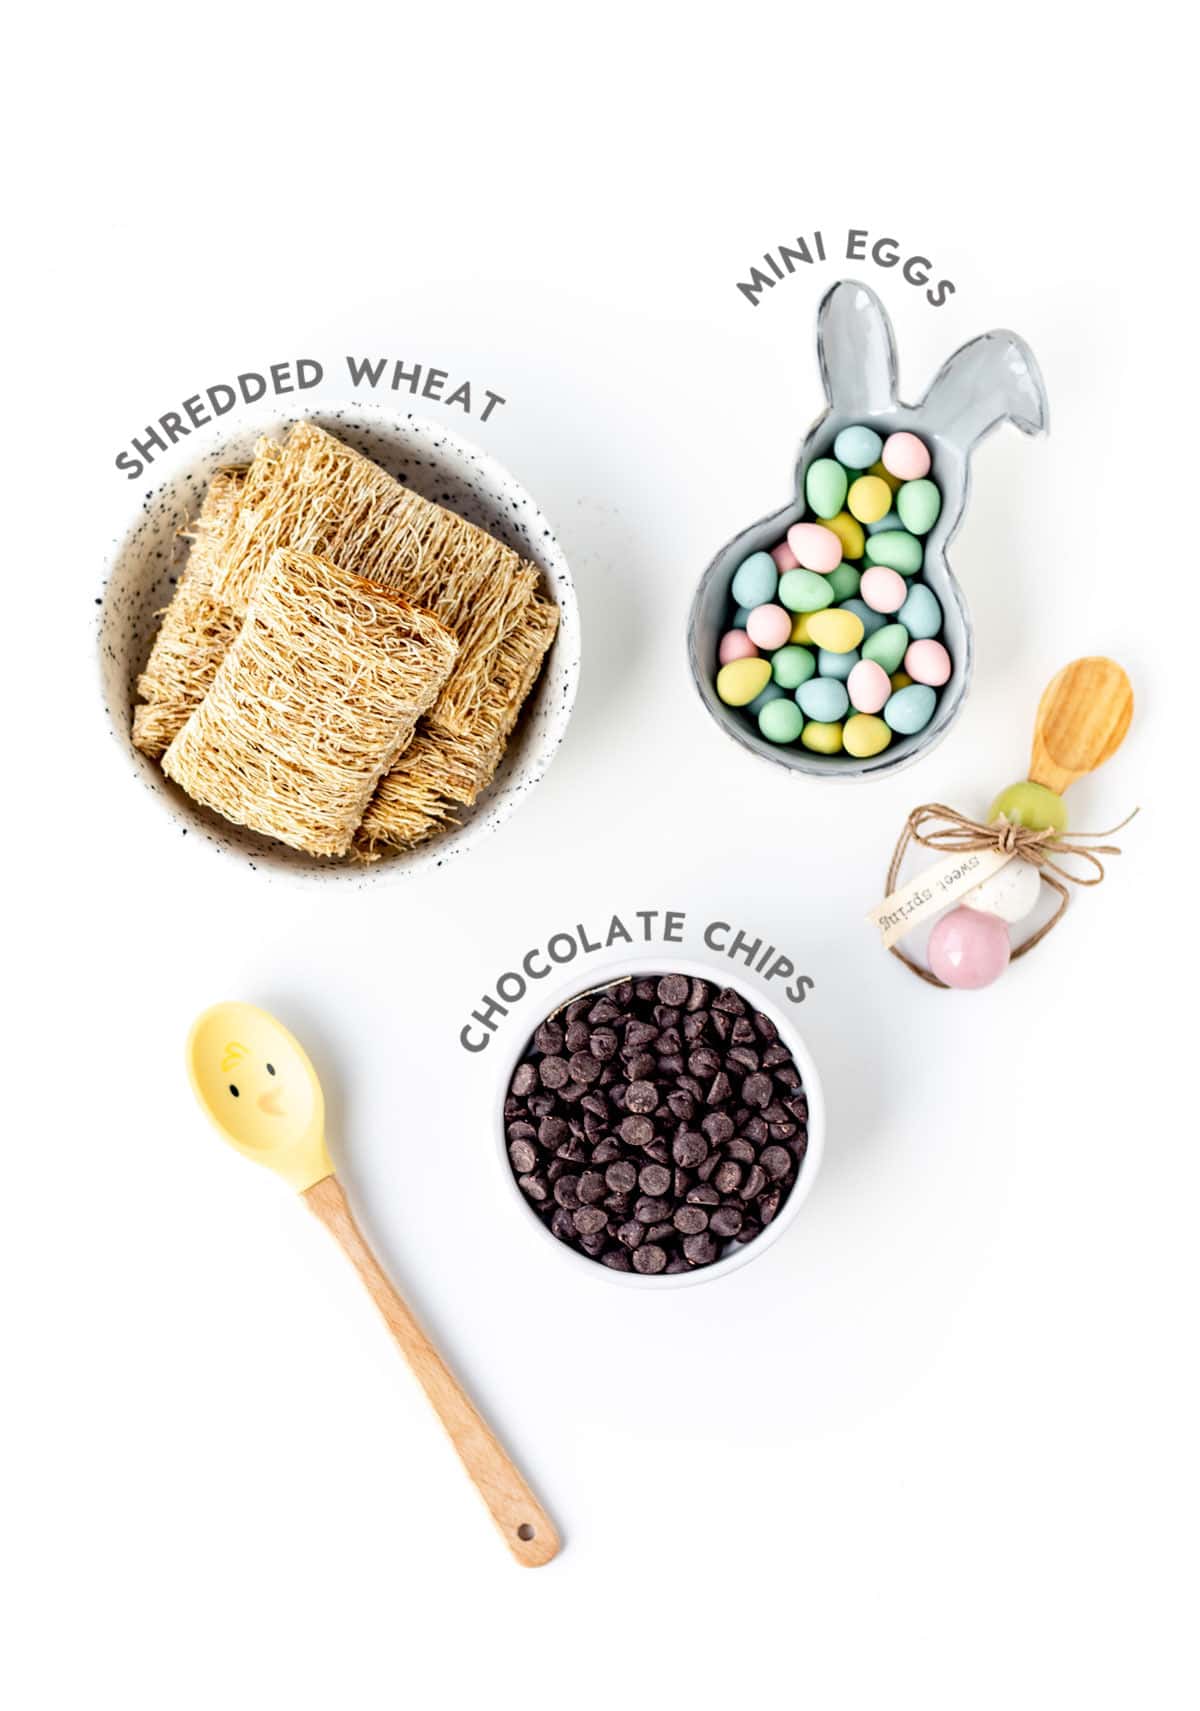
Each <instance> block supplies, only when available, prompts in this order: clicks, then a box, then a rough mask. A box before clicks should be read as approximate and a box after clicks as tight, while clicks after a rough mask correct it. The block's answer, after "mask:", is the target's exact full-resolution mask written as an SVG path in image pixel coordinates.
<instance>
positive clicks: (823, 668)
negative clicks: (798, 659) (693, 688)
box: [817, 648, 858, 683]
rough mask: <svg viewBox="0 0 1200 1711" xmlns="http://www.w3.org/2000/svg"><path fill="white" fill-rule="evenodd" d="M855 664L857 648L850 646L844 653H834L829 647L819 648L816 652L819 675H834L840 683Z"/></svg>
mask: <svg viewBox="0 0 1200 1711" xmlns="http://www.w3.org/2000/svg"><path fill="white" fill-rule="evenodd" d="M857 664H858V649H857V648H851V649H850V652H849V653H845V654H835V653H833V652H832V651H831V650H830V649H829V648H821V649H820V651H819V652H818V654H817V670H818V671H819V672H820V674H821V676H822V677H836V678H837V679H838V680H839V682H841V683H845V681H846V679H847V678H848V677H849V675H850V673H851V672H852V671H853V670H854V668H855V666H856V665H857Z"/></svg>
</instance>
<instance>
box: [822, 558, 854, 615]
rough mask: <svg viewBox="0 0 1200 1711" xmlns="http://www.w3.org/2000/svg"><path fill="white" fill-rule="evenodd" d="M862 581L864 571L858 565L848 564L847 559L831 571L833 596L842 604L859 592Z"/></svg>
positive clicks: (830, 583) (830, 581)
mask: <svg viewBox="0 0 1200 1711" xmlns="http://www.w3.org/2000/svg"><path fill="white" fill-rule="evenodd" d="M861 581H862V571H861V570H859V568H858V566H857V565H854V564H847V563H846V561H845V559H843V560H842V562H841V564H839V565H838V567H837V569H836V570H831V571H830V572H829V586H830V588H832V589H833V598H834V599H835V600H836V601H837V603H838V605H839V606H840V605H841V604H842V603H843V602H844V601H846V600H849V599H851V598H852V597H853V596H854V595H855V594H857V593H858V585H859V583H860V582H861Z"/></svg>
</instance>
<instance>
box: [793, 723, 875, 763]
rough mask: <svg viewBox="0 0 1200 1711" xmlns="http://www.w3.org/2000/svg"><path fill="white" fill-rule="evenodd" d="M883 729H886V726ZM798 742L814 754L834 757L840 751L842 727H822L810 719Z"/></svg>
mask: <svg viewBox="0 0 1200 1711" xmlns="http://www.w3.org/2000/svg"><path fill="white" fill-rule="evenodd" d="M884 728H885V729H886V726H885V727H884ZM800 741H801V742H802V743H803V744H804V746H805V748H806V749H811V750H812V751H813V753H814V754H819V755H835V754H838V753H840V751H841V747H842V727H841V725H822V724H820V723H818V721H817V720H816V719H810V720H809V722H808V724H807V725H805V727H804V729H803V730H802V731H801V733H800Z"/></svg>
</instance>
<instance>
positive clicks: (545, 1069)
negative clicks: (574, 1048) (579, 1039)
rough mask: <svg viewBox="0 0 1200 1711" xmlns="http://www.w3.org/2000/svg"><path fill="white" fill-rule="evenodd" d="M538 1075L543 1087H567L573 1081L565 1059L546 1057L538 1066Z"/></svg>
mask: <svg viewBox="0 0 1200 1711" xmlns="http://www.w3.org/2000/svg"><path fill="white" fill-rule="evenodd" d="M538 1074H539V1076H540V1077H541V1079H542V1086H543V1087H552V1088H555V1089H558V1088H561V1087H565V1086H566V1085H567V1083H568V1081H570V1079H571V1071H570V1068H569V1067H568V1065H567V1060H566V1058H565V1057H544V1058H543V1059H542V1061H541V1063H539V1064H538Z"/></svg>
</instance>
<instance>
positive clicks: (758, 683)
mask: <svg viewBox="0 0 1200 1711" xmlns="http://www.w3.org/2000/svg"><path fill="white" fill-rule="evenodd" d="M770 681H771V662H770V660H767V659H731V660H730V662H729V664H728V665H723V666H722V667H721V669H720V671H719V672H718V673H717V694H718V695H719V696H720V697H721V700H722V701H723V702H724V703H725V705H726V706H727V707H745V706H747V705H748V703H749V702H751V701H753V700H754V697H755V696H756V695H760V694H761V693H762V691H763V690H764V689H765V688H766V687H767V684H768V683H769V682H770Z"/></svg>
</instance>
